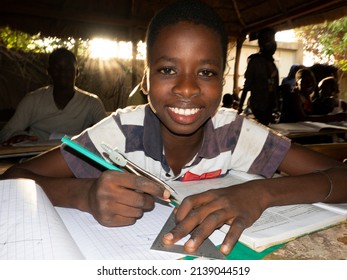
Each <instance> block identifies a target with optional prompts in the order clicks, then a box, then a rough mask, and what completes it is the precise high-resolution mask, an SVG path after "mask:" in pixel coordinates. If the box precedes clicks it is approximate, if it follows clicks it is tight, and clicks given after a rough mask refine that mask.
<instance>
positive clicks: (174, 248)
mask: <svg viewBox="0 0 347 280" xmlns="http://www.w3.org/2000/svg"><path fill="white" fill-rule="evenodd" d="M175 226H176V224H175V214H174V212H173V211H172V213H171V214H170V217H169V218H168V219H167V221H166V223H165V225H164V226H163V228H162V229H161V231H160V233H159V234H158V236H157V237H156V239H155V240H154V242H153V244H152V247H151V249H153V250H158V251H166V252H173V253H179V254H184V255H188V256H195V257H200V258H208V259H221V260H226V257H225V256H224V255H223V254H222V253H221V252H220V251H219V249H218V248H217V247H216V246H215V245H214V244H213V243H212V241H211V240H210V239H206V240H205V241H204V242H203V243H202V244H201V245H200V247H199V248H198V249H197V250H196V251H195V252H194V253H188V252H187V251H185V250H184V247H183V245H176V244H173V245H166V244H164V243H163V242H162V238H163V236H164V234H166V233H168V232H169V231H170V230H171V229H173V228H174V227H175Z"/></svg>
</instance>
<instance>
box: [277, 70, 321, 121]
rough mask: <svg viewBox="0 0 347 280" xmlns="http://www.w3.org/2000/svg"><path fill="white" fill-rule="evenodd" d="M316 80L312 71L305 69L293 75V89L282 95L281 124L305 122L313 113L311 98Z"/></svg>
mask: <svg viewBox="0 0 347 280" xmlns="http://www.w3.org/2000/svg"><path fill="white" fill-rule="evenodd" d="M315 87H316V79H315V76H314V75H313V73H312V71H311V70H310V69H309V68H307V67H305V68H301V69H299V70H298V71H297V72H296V74H295V87H294V89H293V91H291V92H285V93H284V94H283V96H282V97H283V105H282V114H281V122H298V121H303V120H306V118H307V116H308V115H310V114H312V113H313V105H312V97H313V95H314V91H315Z"/></svg>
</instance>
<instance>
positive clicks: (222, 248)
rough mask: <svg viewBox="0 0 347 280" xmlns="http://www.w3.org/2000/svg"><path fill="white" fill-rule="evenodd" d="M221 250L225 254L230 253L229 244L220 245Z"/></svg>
mask: <svg viewBox="0 0 347 280" xmlns="http://www.w3.org/2000/svg"><path fill="white" fill-rule="evenodd" d="M220 250H221V252H222V253H223V254H224V255H226V254H228V252H229V246H227V245H222V246H220Z"/></svg>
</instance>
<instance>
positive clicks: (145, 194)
mask: <svg viewBox="0 0 347 280" xmlns="http://www.w3.org/2000/svg"><path fill="white" fill-rule="evenodd" d="M155 196H156V197H160V198H163V199H168V198H169V197H170V193H169V192H168V191H167V190H163V188H162V187H161V186H160V185H158V184H156V183H154V182H152V181H150V180H149V179H147V178H145V177H142V176H136V175H133V174H130V173H119V172H116V171H106V172H104V173H103V174H102V175H101V176H100V177H99V178H98V179H97V181H96V182H95V183H94V184H93V185H92V186H91V188H90V190H89V193H88V205H89V212H90V213H91V214H92V215H93V216H94V217H95V219H96V220H97V221H98V222H99V223H100V224H102V225H105V226H126V225H131V224H134V223H135V222H136V220H137V219H139V218H141V217H142V215H143V213H144V212H145V211H149V210H152V209H153V208H154V197H155Z"/></svg>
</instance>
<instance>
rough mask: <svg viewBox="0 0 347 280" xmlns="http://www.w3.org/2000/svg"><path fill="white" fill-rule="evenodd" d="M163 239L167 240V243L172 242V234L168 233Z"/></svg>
mask: <svg viewBox="0 0 347 280" xmlns="http://www.w3.org/2000/svg"><path fill="white" fill-rule="evenodd" d="M163 237H164V239H166V240H169V241H172V240H173V234H172V233H171V232H168V233H167V234H165V235H164V236H163Z"/></svg>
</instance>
